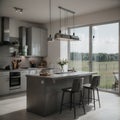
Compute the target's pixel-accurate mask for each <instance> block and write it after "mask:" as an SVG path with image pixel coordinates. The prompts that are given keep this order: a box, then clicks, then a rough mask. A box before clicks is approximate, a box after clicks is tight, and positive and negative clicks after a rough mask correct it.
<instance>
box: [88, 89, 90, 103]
mask: <svg viewBox="0 0 120 120" xmlns="http://www.w3.org/2000/svg"><path fill="white" fill-rule="evenodd" d="M89 99H90V89H88V105H89V103H90V102H89Z"/></svg>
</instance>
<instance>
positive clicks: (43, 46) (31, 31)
mask: <svg viewBox="0 0 120 120" xmlns="http://www.w3.org/2000/svg"><path fill="white" fill-rule="evenodd" d="M27 45H28V55H31V56H41V57H45V56H47V46H48V45H47V31H46V30H45V29H42V28H37V27H30V28H28V30H27Z"/></svg>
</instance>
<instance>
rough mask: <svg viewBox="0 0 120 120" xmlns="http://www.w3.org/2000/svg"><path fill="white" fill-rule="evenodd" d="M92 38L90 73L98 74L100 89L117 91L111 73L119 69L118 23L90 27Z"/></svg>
mask: <svg viewBox="0 0 120 120" xmlns="http://www.w3.org/2000/svg"><path fill="white" fill-rule="evenodd" d="M92 37H93V38H92V71H97V72H98V73H99V74H100V76H101V82H100V87H101V88H102V89H104V90H107V91H113V90H114V91H118V88H115V86H114V84H115V78H114V74H113V73H114V72H117V73H118V69H119V64H118V63H119V46H118V45H119V23H110V24H103V25H96V26H92ZM117 87H118V86H117Z"/></svg>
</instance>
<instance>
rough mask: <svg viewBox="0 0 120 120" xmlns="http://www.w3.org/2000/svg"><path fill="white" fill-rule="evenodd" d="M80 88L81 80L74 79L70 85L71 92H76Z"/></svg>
mask: <svg viewBox="0 0 120 120" xmlns="http://www.w3.org/2000/svg"><path fill="white" fill-rule="evenodd" d="M81 88H82V80H81V79H80V78H79V79H74V80H73V83H72V91H74V92H78V91H79V90H80V89H81Z"/></svg>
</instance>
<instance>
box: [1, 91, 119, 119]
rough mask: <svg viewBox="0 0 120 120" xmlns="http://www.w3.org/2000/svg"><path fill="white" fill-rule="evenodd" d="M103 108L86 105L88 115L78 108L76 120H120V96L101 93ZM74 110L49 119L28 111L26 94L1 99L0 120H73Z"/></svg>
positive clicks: (56, 114) (67, 110)
mask: <svg viewBox="0 0 120 120" xmlns="http://www.w3.org/2000/svg"><path fill="white" fill-rule="evenodd" d="M100 98H101V108H99V106H98V103H97V102H96V110H94V109H93V103H91V104H90V105H86V106H85V107H86V111H87V112H86V114H85V115H84V114H83V110H82V108H79V107H78V108H77V118H76V120H120V96H118V95H116V94H112V93H105V92H100ZM73 119H74V118H73V110H72V111H70V110H69V109H66V110H63V112H62V114H59V113H55V114H53V115H50V116H47V117H41V116H39V115H36V114H33V113H30V112H27V111H26V95H25V93H20V94H15V95H9V96H4V97H0V120H73Z"/></svg>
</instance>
